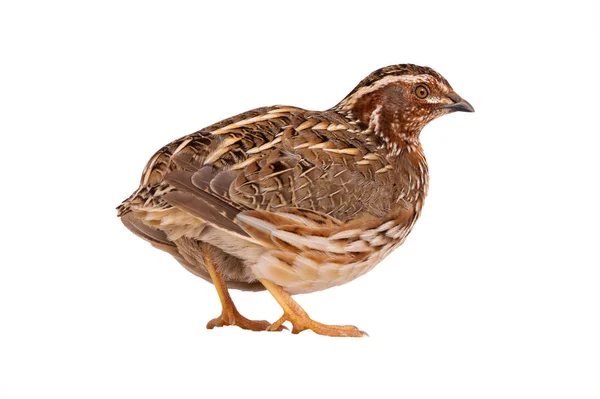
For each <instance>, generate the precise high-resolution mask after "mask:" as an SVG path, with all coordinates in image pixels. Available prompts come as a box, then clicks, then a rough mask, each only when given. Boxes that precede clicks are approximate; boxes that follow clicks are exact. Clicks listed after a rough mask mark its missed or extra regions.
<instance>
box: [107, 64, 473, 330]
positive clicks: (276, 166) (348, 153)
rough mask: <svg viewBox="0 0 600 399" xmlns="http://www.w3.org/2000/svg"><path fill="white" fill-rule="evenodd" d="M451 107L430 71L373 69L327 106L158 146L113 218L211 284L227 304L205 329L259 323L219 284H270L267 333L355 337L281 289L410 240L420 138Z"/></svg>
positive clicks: (337, 277) (338, 276) (244, 119)
mask: <svg viewBox="0 0 600 399" xmlns="http://www.w3.org/2000/svg"><path fill="white" fill-rule="evenodd" d="M452 111H473V108H472V107H471V106H470V104H469V103H467V102H466V101H464V100H462V99H461V98H460V97H459V96H458V95H457V94H456V93H454V91H453V90H452V88H451V87H450V85H449V84H448V82H447V81H446V80H445V79H444V78H443V77H442V76H441V75H440V74H438V73H437V72H435V71H433V70H432V69H430V68H427V67H420V66H416V65H408V64H407V65H394V66H389V67H386V68H382V69H380V70H378V71H375V72H373V73H372V74H370V75H369V76H368V77H367V78H365V79H364V80H363V81H362V82H360V84H359V85H358V86H357V87H356V88H355V89H354V90H353V91H352V92H350V94H349V95H348V96H346V97H345V98H344V100H342V101H341V102H340V103H339V104H337V105H336V106H335V107H333V108H331V109H330V110H327V111H307V110H304V109H301V108H297V107H290V106H273V107H265V108H258V109H255V110H251V111H248V112H245V113H243V114H240V115H237V116H234V117H232V118H229V119H226V120H223V121H221V122H218V123H216V124H214V125H212V126H209V127H207V128H205V129H202V130H200V131H198V132H196V133H193V134H191V135H188V136H185V137H182V138H181V139H179V140H176V141H174V142H172V143H170V144H168V145H166V146H165V147H163V148H162V149H160V150H159V151H158V152H157V153H156V154H154V156H153V157H152V158H151V159H150V161H149V162H148V164H147V165H146V168H145V169H144V172H143V174H142V179H141V183H140V187H139V188H138V190H136V191H135V192H134V193H133V194H132V195H131V196H130V197H129V198H128V199H127V200H125V201H124V202H123V203H122V204H121V205H120V206H119V208H118V211H119V216H120V217H121V219H122V220H123V222H124V224H125V225H126V226H127V227H128V228H129V229H130V230H131V231H132V232H134V233H135V234H136V235H138V236H140V237H142V238H144V239H145V240H147V241H149V242H150V243H152V244H153V245H154V246H155V247H157V248H159V249H162V250H164V251H166V252H168V253H170V254H171V255H173V256H174V257H175V258H176V259H177V260H178V261H179V262H180V263H181V264H182V265H183V266H184V267H186V268H187V269H188V270H190V271H191V272H193V273H194V274H196V275H198V276H200V277H202V278H204V279H206V280H207V281H212V282H213V283H215V286H216V287H217V290H218V292H219V296H220V297H221V301H222V304H223V313H222V315H221V316H220V318H217V319H215V320H213V321H211V322H210V323H209V327H211V328H212V327H214V326H219V325H231V324H236V325H239V326H241V327H243V328H248V329H254V330H260V329H265V328H266V326H268V323H267V324H265V323H266V322H252V321H249V320H247V319H244V318H243V317H242V316H241V315H239V313H237V311H236V310H235V307H234V306H233V303H232V302H231V299H230V298H229V296H228V294H227V288H226V286H228V287H230V288H238V289H243V290H259V289H264V288H265V287H266V288H267V289H268V290H269V291H270V292H271V293H272V294H273V295H274V296H275V298H276V299H277V300H278V301H279V303H280V304H281V305H282V307H283V309H284V316H283V317H282V318H281V319H280V320H279V321H278V322H276V323H274V324H273V325H271V327H270V329H280V328H281V324H282V323H283V322H284V321H290V322H291V323H292V325H293V327H294V331H295V332H299V331H302V330H304V329H311V330H313V331H315V332H317V333H319V334H324V335H350V336H359V335H362V332H361V331H359V330H357V329H356V328H354V327H351V326H326V325H323V324H320V323H316V322H314V321H312V320H311V319H310V318H308V316H307V315H306V313H305V312H304V311H303V310H302V309H301V308H300V307H299V306H298V305H297V304H296V303H295V302H294V301H293V300H292V299H291V297H290V296H289V294H297V293H307V292H313V291H317V290H322V289H326V288H329V287H332V286H335V285H340V284H344V283H346V282H348V281H350V280H352V279H354V278H356V277H358V276H360V275H362V274H364V273H366V272H367V271H369V270H370V269H371V268H373V267H374V266H375V265H376V264H377V263H378V262H379V261H380V260H381V259H383V258H384V257H385V256H386V255H388V254H389V253H390V252H391V251H392V250H394V249H395V248H396V247H397V246H399V245H400V244H401V243H402V242H403V241H404V240H405V239H406V237H407V235H408V234H409V232H410V230H411V229H412V227H413V226H414V223H415V222H416V220H417V218H418V217H419V214H420V212H421V209H422V206H423V200H424V199H425V196H426V194H427V187H428V171H427V163H426V161H425V156H424V154H423V150H422V147H421V144H420V142H419V134H420V132H421V129H422V128H423V127H424V126H425V125H426V124H427V123H428V122H429V121H431V120H433V119H434V118H436V117H439V116H441V115H444V114H446V113H449V112H452ZM244 320H245V321H244ZM253 323H258V324H253Z"/></svg>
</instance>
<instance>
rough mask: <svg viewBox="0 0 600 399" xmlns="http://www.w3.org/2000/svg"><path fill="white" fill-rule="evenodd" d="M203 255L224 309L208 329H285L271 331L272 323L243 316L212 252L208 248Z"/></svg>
mask: <svg viewBox="0 0 600 399" xmlns="http://www.w3.org/2000/svg"><path fill="white" fill-rule="evenodd" d="M202 253H203V257H204V267H205V268H206V270H207V271H208V274H210V278H211V279H212V281H213V284H214V285H215V288H216V289H217V293H218V294H219V299H220V300H221V306H222V307H223V310H222V311H221V315H220V316H219V317H217V318H214V319H212V320H211V321H209V322H208V324H206V328H208V329H209V330H211V329H213V328H215V327H223V326H238V327H240V328H243V329H244V330H252V331H266V330H269V331H281V330H282V329H283V328H284V327H281V326H280V328H274V329H270V328H269V327H270V326H271V323H269V322H268V321H266V320H249V319H247V318H245V317H244V316H242V315H241V314H240V312H238V310H237V309H236V307H235V305H234V304H233V300H232V299H231V296H230V295H229V291H228V290H227V285H226V284H225V281H223V276H221V273H219V272H218V271H217V269H216V268H215V265H214V263H213V260H212V256H211V254H210V250H209V249H208V248H206V249H205V250H204V251H202Z"/></svg>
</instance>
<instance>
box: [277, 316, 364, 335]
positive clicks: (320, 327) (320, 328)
mask: <svg viewBox="0 0 600 399" xmlns="http://www.w3.org/2000/svg"><path fill="white" fill-rule="evenodd" d="M302 313H303V314H302ZM302 313H301V314H289V315H288V314H284V315H283V316H282V317H281V318H280V319H279V320H277V321H276V322H275V323H273V324H271V325H270V326H269V330H270V331H279V330H277V329H278V328H281V326H282V324H283V323H284V322H286V321H289V322H290V323H292V326H293V328H292V334H299V333H301V332H302V331H304V330H311V331H313V332H315V333H316V334H319V335H326V336H329V337H364V336H368V335H369V334H367V333H366V332H364V331H361V330H359V329H358V328H357V327H355V326H350V325H347V326H335V325H334V326H332V325H328V324H323V323H319V322H317V321H314V320H313V319H311V318H310V317H308V315H307V314H306V313H305V312H302Z"/></svg>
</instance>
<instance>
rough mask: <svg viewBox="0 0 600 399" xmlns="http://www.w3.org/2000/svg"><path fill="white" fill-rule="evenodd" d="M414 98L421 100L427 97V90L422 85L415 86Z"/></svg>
mask: <svg viewBox="0 0 600 399" xmlns="http://www.w3.org/2000/svg"><path fill="white" fill-rule="evenodd" d="M415 96H417V98H420V99H421V100H423V99H425V98H427V97H429V88H428V87H427V86H425V85H423V84H420V85H417V86H416V87H415Z"/></svg>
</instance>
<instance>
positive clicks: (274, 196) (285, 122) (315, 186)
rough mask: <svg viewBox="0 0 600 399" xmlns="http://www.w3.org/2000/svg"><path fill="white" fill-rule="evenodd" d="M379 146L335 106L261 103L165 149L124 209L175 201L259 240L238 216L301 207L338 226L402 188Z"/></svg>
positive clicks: (385, 208)
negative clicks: (307, 107)
mask: <svg viewBox="0 0 600 399" xmlns="http://www.w3.org/2000/svg"><path fill="white" fill-rule="evenodd" d="M358 134H364V135H366V136H364V137H361V138H359V137H358V136H357V135H358ZM378 144H380V143H378V142H377V139H376V137H374V136H370V135H368V132H367V133H364V132H363V131H362V130H361V129H358V127H357V126H355V125H353V124H352V123H350V122H349V121H348V120H346V119H345V118H343V117H342V116H341V115H339V114H337V113H335V112H333V111H326V112H312V111H306V110H303V109H299V108H293V107H281V106H280V107H271V108H260V109H257V110H253V111H250V112H248V113H245V114H241V115H238V116H236V117H234V118H231V119H228V120H225V121H222V122H220V123H218V124H216V125H213V126H210V127H208V128H206V129H203V130H202V131H200V132H197V133H194V134H192V135H189V136H186V137H184V138H182V139H180V140H177V141H175V142H173V143H171V144H169V145H168V146H165V147H164V148H163V149H161V150H160V151H159V152H157V154H155V155H154V157H153V158H152V159H151V160H150V162H149V163H148V165H147V167H146V169H145V171H144V173H143V176H142V182H141V185H140V188H139V189H138V191H136V192H135V193H134V194H133V195H132V196H131V197H130V198H129V199H128V200H126V201H125V202H124V203H123V204H122V206H121V207H120V209H119V212H120V214H125V213H127V212H128V211H131V210H133V211H138V212H140V211H143V212H162V211H165V210H168V209H170V208H172V207H176V208H178V209H181V210H184V211H185V212H187V213H189V214H191V215H194V216H196V217H198V218H200V219H202V220H203V221H205V222H207V223H209V224H211V225H212V226H214V227H216V228H218V229H222V230H225V231H227V232H229V233H231V234H235V235H236V236H238V237H242V238H246V239H249V240H253V241H254V240H255V238H253V237H251V235H249V234H248V232H246V231H245V230H244V228H242V227H240V225H239V224H238V223H237V219H236V217H237V215H238V214H239V213H240V212H246V211H251V210H264V211H268V212H277V211H278V210H281V209H284V208H286V209H288V208H297V209H302V210H303V211H306V212H311V211H313V212H316V213H314V215H319V216H318V217H320V218H325V219H328V220H329V221H328V223H332V224H336V223H338V224H339V223H342V222H344V221H347V220H351V219H353V218H356V217H357V216H358V215H361V214H368V215H372V216H376V217H383V216H384V215H386V214H388V213H389V211H390V209H391V207H392V205H393V202H394V200H395V199H397V193H395V192H394V191H393V190H394V188H395V186H394V184H393V182H391V179H392V178H393V176H392V173H389V172H390V171H391V170H392V169H393V166H392V164H391V163H390V162H388V160H387V159H386V158H385V157H384V156H383V155H382V154H381V153H380V152H379V151H378V150H377V147H378ZM315 217H316V216H315Z"/></svg>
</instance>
